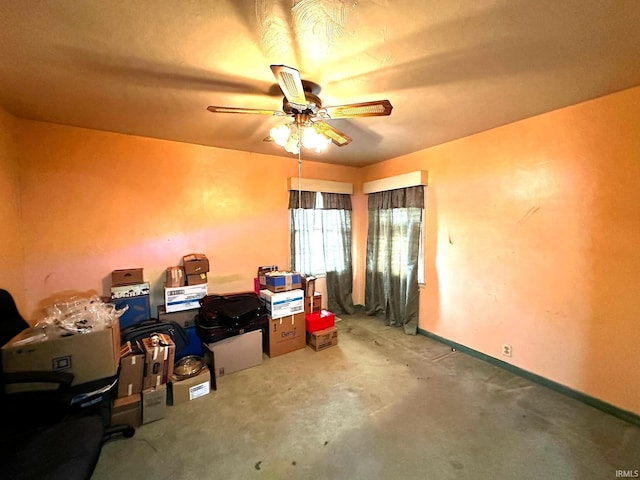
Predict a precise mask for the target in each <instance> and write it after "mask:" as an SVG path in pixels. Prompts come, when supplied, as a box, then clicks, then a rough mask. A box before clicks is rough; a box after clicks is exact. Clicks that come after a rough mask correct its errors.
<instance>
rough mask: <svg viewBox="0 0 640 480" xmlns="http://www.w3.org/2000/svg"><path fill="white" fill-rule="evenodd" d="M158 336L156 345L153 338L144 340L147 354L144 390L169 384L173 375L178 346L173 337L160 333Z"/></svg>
mask: <svg viewBox="0 0 640 480" xmlns="http://www.w3.org/2000/svg"><path fill="white" fill-rule="evenodd" d="M157 336H158V339H159V342H158V343H154V338H152V337H148V338H143V339H142V349H143V350H144V352H145V367H144V378H143V380H142V388H143V389H145V388H150V387H157V386H158V385H162V384H164V383H167V382H168V381H170V379H171V375H173V364H174V362H175V356H176V346H175V344H174V343H173V340H172V339H171V336H169V335H167V334H164V333H158V334H157Z"/></svg>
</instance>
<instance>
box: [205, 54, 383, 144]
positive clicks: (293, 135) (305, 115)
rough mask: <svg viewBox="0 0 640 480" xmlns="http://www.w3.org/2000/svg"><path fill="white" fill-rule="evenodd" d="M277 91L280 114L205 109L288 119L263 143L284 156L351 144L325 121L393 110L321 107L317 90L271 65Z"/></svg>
mask: <svg viewBox="0 0 640 480" xmlns="http://www.w3.org/2000/svg"><path fill="white" fill-rule="evenodd" d="M271 71H272V72H273V74H274V76H275V77H276V80H277V81H278V85H279V86H280V89H281V90H282V92H283V93H284V98H283V101H282V110H262V109H257V108H241V107H220V106H213V105H212V106H209V107H207V110H209V111H210V112H214V113H245V114H258V115H272V116H279V117H291V118H292V119H293V121H292V122H291V123H288V124H284V125H280V126H279V127H274V128H272V129H271V131H270V135H269V136H268V137H267V138H265V141H274V142H276V143H277V144H278V145H280V146H282V147H284V148H285V150H287V151H288V152H291V153H294V154H298V153H299V152H300V146H303V147H305V148H312V149H315V150H316V151H320V150H322V149H323V148H324V147H326V145H328V144H329V143H331V142H333V143H334V144H335V145H337V146H339V147H343V146H345V145H348V144H349V143H351V140H352V139H351V138H350V137H349V136H348V135H346V134H345V133H343V132H341V131H340V130H338V129H337V128H334V127H333V126H332V125H329V124H328V123H327V122H326V121H325V120H331V119H339V118H357V117H372V116H386V115H390V114H391V110H392V109H393V106H392V105H391V102H389V100H375V101H372V102H361V103H351V104H347V105H338V106H333V107H323V106H322V101H321V100H320V98H319V97H318V95H317V94H318V93H320V86H319V85H317V84H315V83H313V82H309V81H307V80H302V78H301V77H300V72H299V71H298V70H296V69H295V68H292V67H287V66H286V65H271Z"/></svg>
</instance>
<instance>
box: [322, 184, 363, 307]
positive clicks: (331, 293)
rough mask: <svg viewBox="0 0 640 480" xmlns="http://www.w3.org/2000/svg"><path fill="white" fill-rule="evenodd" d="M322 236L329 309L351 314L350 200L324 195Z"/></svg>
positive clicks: (334, 195)
mask: <svg viewBox="0 0 640 480" xmlns="http://www.w3.org/2000/svg"><path fill="white" fill-rule="evenodd" d="M322 206H323V210H322V235H323V245H324V260H325V272H326V282H327V307H328V308H329V311H331V312H333V313H337V314H341V313H346V314H352V313H354V312H355V309H354V306H353V297H352V291H353V270H352V266H351V196H349V195H343V194H338V193H322Z"/></svg>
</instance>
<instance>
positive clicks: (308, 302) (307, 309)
mask: <svg viewBox="0 0 640 480" xmlns="http://www.w3.org/2000/svg"><path fill="white" fill-rule="evenodd" d="M319 310H322V295H321V294H320V293H318V292H316V293H315V294H314V295H313V297H304V313H312V312H317V311H319Z"/></svg>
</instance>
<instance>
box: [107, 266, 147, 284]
mask: <svg viewBox="0 0 640 480" xmlns="http://www.w3.org/2000/svg"><path fill="white" fill-rule="evenodd" d="M138 283H144V279H143V277H142V269H141V268H126V269H123V270H114V271H113V272H111V286H113V287H117V286H119V285H136V284H138Z"/></svg>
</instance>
